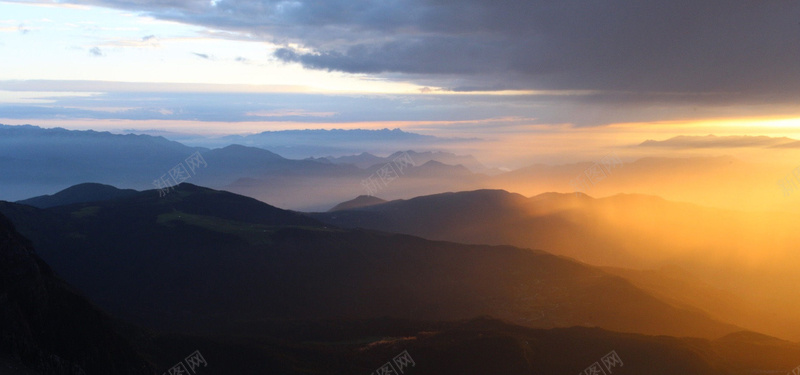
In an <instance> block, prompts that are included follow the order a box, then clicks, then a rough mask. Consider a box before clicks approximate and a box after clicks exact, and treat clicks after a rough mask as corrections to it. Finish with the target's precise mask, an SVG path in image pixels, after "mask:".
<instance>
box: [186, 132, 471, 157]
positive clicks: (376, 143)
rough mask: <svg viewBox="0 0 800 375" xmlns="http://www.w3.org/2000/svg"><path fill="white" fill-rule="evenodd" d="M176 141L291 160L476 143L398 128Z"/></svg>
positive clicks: (266, 133)
mask: <svg viewBox="0 0 800 375" xmlns="http://www.w3.org/2000/svg"><path fill="white" fill-rule="evenodd" d="M175 139H176V140H180V141H181V142H184V143H185V144H190V145H194V146H202V147H207V148H221V147H226V146H229V145H232V144H239V145H244V146H250V147H258V148H263V149H267V150H272V151H274V152H277V153H279V154H281V155H283V156H285V157H287V158H292V159H305V158H308V157H324V156H326V155H333V156H334V157H336V156H344V155H353V154H359V153H362V152H370V153H374V154H384V155H385V154H386V153H388V152H394V151H397V150H408V149H440V148H442V147H443V146H446V145H452V144H455V143H460V142H474V141H476V139H467V138H441V137H435V136H430V135H422V134H416V133H409V132H405V131H403V130H400V129H376V130H368V129H349V130H348V129H331V130H322V129H308V130H281V131H266V132H262V133H257V134H251V135H230V136H225V137H220V138H185V137H178V138H175Z"/></svg>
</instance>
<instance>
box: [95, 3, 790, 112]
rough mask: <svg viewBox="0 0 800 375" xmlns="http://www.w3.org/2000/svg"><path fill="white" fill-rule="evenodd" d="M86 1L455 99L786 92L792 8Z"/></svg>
mask: <svg viewBox="0 0 800 375" xmlns="http://www.w3.org/2000/svg"><path fill="white" fill-rule="evenodd" d="M94 3H95V4H98V5H104V6H112V7H119V8H125V9H134V10H138V11H142V12H144V13H146V14H149V15H152V16H155V17H158V18H162V19H170V20H176V21H181V22H186V23H191V24H198V25H204V26H208V27H213V28H219V29H226V30H231V31H240V32H246V33H247V35H248V37H252V36H253V35H256V36H258V37H260V38H263V39H265V40H269V41H272V42H277V43H282V44H284V45H288V43H298V44H299V45H301V46H303V47H304V48H305V49H304V50H303V52H301V51H297V50H291V49H289V48H288V47H287V48H283V49H280V50H278V51H277V52H276V53H275V56H276V57H277V58H278V59H280V60H283V61H286V62H296V63H300V64H302V65H304V66H305V67H308V68H312V69H322V70H333V71H342V72H350V73H370V74H394V75H396V74H406V75H409V76H414V77H415V80H416V81H417V82H418V83H420V84H424V85H430V86H433V85H434V84H436V85H438V86H440V87H447V88H450V89H454V90H459V91H471V90H500V89H534V90H599V91H610V92H616V93H617V95H619V93H627V94H629V95H630V96H636V95H638V94H639V93H644V92H647V93H662V94H664V95H668V96H665V98H667V99H668V100H685V101H686V100H696V99H697V98H696V97H685V96H681V95H678V94H682V93H709V94H711V95H723V96H725V95H735V96H738V97H741V96H745V97H746V96H751V95H755V96H764V95H767V96H769V95H775V98H776V100H794V99H797V98H798V97H800V24H798V21H800V2H798V1H796V0H704V1H696V0H673V1H652V2H650V1H641V0H603V1H599V0H580V1H571V0H563V1H550V0H547V1H545V0H527V1H497V0H459V1H451V0H327V1H308V0H293V1H278V0H260V1H257V0H220V1H217V2H215V3H214V4H212V3H211V2H209V1H207V0H202V1H194V0H170V1H161V0H159V1H156V0H127V1H126V0H95V1H94ZM309 50H310V52H309ZM669 95H671V96H669ZM787 96H788V97H791V98H787Z"/></svg>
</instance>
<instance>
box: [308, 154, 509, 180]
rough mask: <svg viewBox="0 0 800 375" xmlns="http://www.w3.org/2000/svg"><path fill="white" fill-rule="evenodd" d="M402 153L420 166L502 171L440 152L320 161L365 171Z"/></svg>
mask: <svg viewBox="0 0 800 375" xmlns="http://www.w3.org/2000/svg"><path fill="white" fill-rule="evenodd" d="M403 153H406V154H408V156H409V157H411V159H412V160H414V162H415V163H416V164H420V165H422V164H425V163H427V162H429V161H437V162H439V163H442V164H447V165H462V166H464V167H466V168H467V169H469V170H470V171H472V172H475V173H483V174H488V175H494V174H499V173H502V171H501V170H499V169H496V168H488V167H486V166H485V165H483V164H481V162H479V161H478V160H477V159H475V157H473V156H472V155H465V156H462V155H456V154H453V153H450V152H442V151H436V152H433V151H428V152H415V151H411V150H409V151H406V152H400V151H398V152H395V153H394V154H391V155H389V156H387V157H383V158H382V157H379V156H375V155H372V154H370V153H368V152H363V153H361V154H358V155H348V156H340V157H332V156H328V157H325V158H321V159H325V160H329V161H330V162H331V163H334V164H350V165H355V166H357V167H359V168H362V169H367V168H370V167H373V166H375V165H380V164H386V163H391V162H392V161H393V160H395V159H396V158H398V157H401V156H403Z"/></svg>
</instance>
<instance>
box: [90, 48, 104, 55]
mask: <svg viewBox="0 0 800 375" xmlns="http://www.w3.org/2000/svg"><path fill="white" fill-rule="evenodd" d="M89 53H91V54H92V55H93V56H98V57H101V56H104V54H103V50H101V49H100V47H92V48H91V49H89Z"/></svg>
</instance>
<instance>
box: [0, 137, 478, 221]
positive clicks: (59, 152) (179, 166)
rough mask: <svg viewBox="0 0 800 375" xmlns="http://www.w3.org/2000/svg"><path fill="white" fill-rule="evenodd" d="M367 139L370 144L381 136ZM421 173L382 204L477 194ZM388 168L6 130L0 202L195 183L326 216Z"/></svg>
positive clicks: (457, 181) (399, 184)
mask: <svg viewBox="0 0 800 375" xmlns="http://www.w3.org/2000/svg"><path fill="white" fill-rule="evenodd" d="M342 132H344V133H342V134H339V132H338V131H330V132H327V131H323V133H320V134H322V136H328V135H331V134H333V136H334V137H339V136H342V137H345V138H346V137H349V136H350V135H352V134H355V133H352V134H351V133H348V132H347V131H342ZM312 133H313V132H312ZM379 133H380V134H383V133H381V132H379ZM300 134H305V135H307V136H311V135H309V134H310V133H309V134H306V133H302V132H301V133H300ZM315 134H316V133H315ZM359 134H360V133H359ZM364 134H365V135H364V137H366V138H364V140H363V141H365V142H366V141H367V140H369V139H371V138H370V137H375V136H377V137H381V136H382V135H380V134H377V133H373V132H366V133H364ZM376 134H377V135H376ZM389 135H392V136H394V135H397V136H398V137H400V138H402V139H408V140H417V139H418V137H415V136H412V135H409V133H404V132H401V131H398V132H394V131H389ZM314 137H315V136H311V138H314ZM420 137H423V139H427V138H425V137H424V136H420ZM323 138H324V137H323ZM359 142H361V141H359ZM358 144H361V143H358ZM392 149H393V150H397V149H398V148H392ZM423 160H424V159H423ZM412 164H413V163H412ZM417 165H418V166H415V165H410V166H408V168H407V169H408V171H407V172H408V173H405V172H406V171H405V170H404V171H403V174H402V175H403V177H404V178H403V181H396V182H394V183H392V184H391V186H389V185H388V184H386V185H385V186H384V187H383V188H382V192H381V193H380V194H381V196H385V197H389V198H392V199H394V198H400V197H409V196H413V195H410V194H416V195H419V194H432V193H436V192H441V191H449V190H453V189H455V188H456V187H459V188H463V187H468V188H473V187H474V185H473V184H474V183H476V182H477V181H478V180H479V178H478V177H476V176H473V174H472V173H471V172H469V170H467V169H466V168H464V167H456V166H451V167H449V168H448V167H444V166H439V167H438V168H435V169H436V170H435V171H434V170H433V169H432V168H428V167H423V166H424V165H425V164H424V163H421V164H417ZM383 166H385V165H378V166H376V167H375V168H371V169H366V170H365V169H362V168H358V167H356V166H354V165H349V164H334V163H331V162H330V161H329V160H327V159H323V160H317V159H314V160H310V159H309V160H294V159H287V158H285V157H283V156H280V155H278V154H276V153H274V152H271V151H267V150H265V149H262V148H258V147H249V146H243V145H227V146H225V147H222V148H218V149H212V150H209V149H203V148H195V147H188V146H185V145H182V144H180V143H177V142H172V141H169V140H167V139H164V138H162V137H153V136H148V135H132V134H128V135H120V134H111V133H108V132H95V131H71V130H65V129H60V128H55V129H43V128H39V127H35V126H5V125H0V170H2V171H3V174H2V175H0V199H5V200H12V201H16V200H24V199H29V198H31V197H36V198H37V199H38V198H39V196H42V195H47V194H53V193H54V192H58V191H61V190H64V189H66V188H68V187H70V186H74V185H76V184H81V183H84V182H86V181H95V182H96V183H99V184H106V185H113V186H116V187H119V188H123V189H135V190H145V189H153V188H156V187H160V186H164V187H168V186H171V185H175V184H177V183H180V182H190V183H195V184H200V185H203V186H210V187H214V188H224V189H226V190H229V191H233V192H236V193H239V194H243V195H247V196H250V197H254V198H257V199H260V200H262V201H268V202H271V203H273V204H275V205H277V206H280V207H284V208H293V209H303V210H327V209H330V208H331V207H333V206H334V205H336V204H337V203H340V202H342V201H345V200H347V199H351V198H352V197H354V196H358V195H360V194H364V193H367V191H365V189H364V187H363V186H362V182H363V181H364V180H365V179H368V178H370V177H371V176H372V175H374V174H375V173H376V171H377V170H378V169H380V168H381V167H383ZM414 170H417V171H418V172H419V173H417V172H414ZM411 177H414V178H411ZM33 202H36V201H33Z"/></svg>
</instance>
